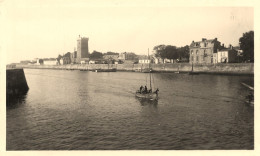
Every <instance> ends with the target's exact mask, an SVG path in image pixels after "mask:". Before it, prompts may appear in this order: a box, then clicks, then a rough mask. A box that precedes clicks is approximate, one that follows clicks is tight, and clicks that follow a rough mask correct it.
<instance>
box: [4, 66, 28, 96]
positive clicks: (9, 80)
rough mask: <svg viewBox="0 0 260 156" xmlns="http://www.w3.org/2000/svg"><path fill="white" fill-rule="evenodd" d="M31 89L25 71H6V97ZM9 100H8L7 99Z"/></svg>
mask: <svg viewBox="0 0 260 156" xmlns="http://www.w3.org/2000/svg"><path fill="white" fill-rule="evenodd" d="M28 89H29V87H28V85H27V81H26V78H25V75H24V71H23V69H6V95H7V97H8V96H9V95H17V94H22V93H25V92H27V91H28ZM7 99H8V98H7Z"/></svg>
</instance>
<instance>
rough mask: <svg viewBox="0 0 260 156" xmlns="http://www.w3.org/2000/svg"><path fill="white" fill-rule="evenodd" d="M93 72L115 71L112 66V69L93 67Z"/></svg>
mask: <svg viewBox="0 0 260 156" xmlns="http://www.w3.org/2000/svg"><path fill="white" fill-rule="evenodd" d="M92 71H93V72H116V71H117V70H116V68H112V69H94V70H92Z"/></svg>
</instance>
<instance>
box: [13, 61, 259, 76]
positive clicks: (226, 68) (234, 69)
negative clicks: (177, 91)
mask: <svg viewBox="0 0 260 156" xmlns="http://www.w3.org/2000/svg"><path fill="white" fill-rule="evenodd" d="M17 67H22V68H33V69H61V70H94V69H111V68H116V69H117V70H118V71H141V70H142V69H145V68H148V67H149V65H148V64H68V65H17ZM151 67H152V69H153V71H155V72H178V71H179V72H184V73H185V72H190V71H191V69H192V65H191V64H189V63H175V64H151ZM193 71H194V72H199V73H210V74H250V75H252V74H254V64H253V63H225V64H206V65H201V64H199V65H194V66H193Z"/></svg>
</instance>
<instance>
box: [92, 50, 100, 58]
mask: <svg viewBox="0 0 260 156" xmlns="http://www.w3.org/2000/svg"><path fill="white" fill-rule="evenodd" d="M89 58H90V59H101V58H103V54H102V53H101V52H98V51H95V50H94V51H93V53H91V54H90V56H89Z"/></svg>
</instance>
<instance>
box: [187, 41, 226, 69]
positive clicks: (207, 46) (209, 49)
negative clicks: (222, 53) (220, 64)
mask: <svg viewBox="0 0 260 156" xmlns="http://www.w3.org/2000/svg"><path fill="white" fill-rule="evenodd" d="M221 48H222V46H221V45H220V42H219V41H218V39H217V38H215V39H210V40H207V39H206V38H202V40H201V41H197V42H194V41H192V43H191V44H190V63H194V64H213V63H217V51H218V49H221Z"/></svg>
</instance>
